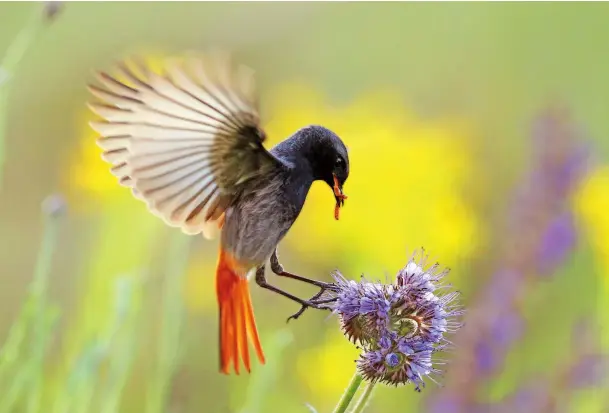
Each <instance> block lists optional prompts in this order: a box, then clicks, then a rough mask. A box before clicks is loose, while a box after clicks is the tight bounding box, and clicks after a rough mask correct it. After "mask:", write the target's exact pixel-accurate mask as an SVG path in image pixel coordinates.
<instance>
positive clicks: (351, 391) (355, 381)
mask: <svg viewBox="0 0 609 413" xmlns="http://www.w3.org/2000/svg"><path fill="white" fill-rule="evenodd" d="M363 380H364V378H363V377H362V376H360V375H359V373H357V372H355V374H354V375H353V377H352V378H351V382H350V383H349V386H347V389H346V390H345V392H344V393H343V396H342V397H341V398H340V400H339V402H338V404H337V405H336V408H335V409H334V412H333V413H345V412H346V411H347V409H348V408H349V405H350V404H351V401H352V400H353V397H355V393H356V392H357V389H359V386H360V384H362V381H363Z"/></svg>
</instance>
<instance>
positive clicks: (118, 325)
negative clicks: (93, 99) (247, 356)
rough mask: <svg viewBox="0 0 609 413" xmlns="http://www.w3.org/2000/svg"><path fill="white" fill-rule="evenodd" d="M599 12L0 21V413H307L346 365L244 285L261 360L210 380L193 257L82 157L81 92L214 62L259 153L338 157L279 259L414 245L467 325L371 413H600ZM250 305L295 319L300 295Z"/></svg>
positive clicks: (99, 6)
mask: <svg viewBox="0 0 609 413" xmlns="http://www.w3.org/2000/svg"><path fill="white" fill-rule="evenodd" d="M607 21H609V4H606V3H581V4H579V3H475V4H474V3H470V4H466V3H293V4H288V3H230V2H226V3H180V2H172V3H169V2H167V3H135V2H133V3H130V2H124V3H118V2H116V3H110V2H108V3H66V4H64V5H63V7H58V5H57V4H50V3H47V4H43V3H10V2H4V3H2V4H0V412H2V413H9V412H10V413H12V412H17V413H20V412H28V413H29V412H31V413H34V412H44V413H48V412H56V413H64V412H76V413H81V412H86V413H89V412H91V413H94V412H101V413H112V412H145V413H190V412H192V413H194V412H197V413H229V412H231V413H233V412H234V413H261V412H273V413H274V412H290V413H291V412H294V413H298V412H303V413H305V412H308V411H309V410H308V408H307V407H306V404H307V403H308V404H310V405H312V406H313V407H314V408H315V409H316V410H317V411H318V412H319V413H322V412H329V411H331V409H332V407H333V406H334V404H335V403H336V401H337V400H338V398H339V397H340V395H341V393H342V390H343V389H344V387H345V386H346V384H347V383H348V381H349V379H350V377H351V375H352V373H353V369H354V363H353V361H354V360H355V358H356V357H357V354H358V353H357V350H356V349H355V348H354V347H353V346H352V345H351V344H350V343H349V342H348V341H347V340H346V339H345V338H344V337H343V336H342V334H341V332H340V331H339V329H338V326H337V322H336V320H335V319H334V318H332V317H328V314H327V313H322V312H315V311H308V312H306V313H305V315H304V316H303V317H301V318H300V319H299V320H297V321H296V322H291V323H289V324H287V325H286V323H285V319H286V318H287V316H289V315H290V314H292V313H293V312H294V311H296V310H297V306H296V305H295V304H293V303H291V302H289V301H287V300H285V299H283V298H282V297H279V296H277V295H273V294H272V293H270V292H268V291H264V290H261V289H259V288H256V287H252V290H253V291H252V294H253V302H254V308H255V311H256V316H257V322H258V325H259V329H260V333H261V336H262V343H263V346H264V348H265V351H266V353H267V358H268V363H267V365H265V366H264V367H261V366H259V365H255V366H254V369H253V372H252V374H251V375H249V376H248V375H241V376H229V377H226V376H223V375H220V374H219V373H218V360H217V310H216V301H215V294H214V282H213V272H214V267H215V263H216V252H217V244H216V242H205V241H204V240H203V239H201V238H200V237H194V238H193V237H188V236H185V235H182V234H180V233H179V231H175V230H172V229H168V228H165V227H164V225H163V224H162V223H161V222H160V221H159V220H158V219H157V218H155V217H153V216H152V215H150V214H148V213H147V212H146V209H145V206H144V204H143V203H140V202H138V201H136V200H134V199H132V198H131V196H130V194H129V191H126V190H124V189H122V188H120V187H119V186H118V185H116V183H115V180H114V178H113V177H112V176H111V175H110V174H109V173H108V166H107V165H106V164H104V163H103V162H102V161H101V159H100V158H99V154H100V152H99V149H98V148H97V146H96V145H95V144H94V138H95V136H94V134H93V132H92V131H91V130H90V129H89V127H88V125H87V122H88V121H89V120H91V119H93V117H92V114H90V113H89V112H88V111H87V109H86V107H85V102H86V101H87V100H88V99H89V96H88V94H87V91H86V89H85V85H86V83H87V82H89V81H90V80H91V79H92V76H91V72H92V70H93V69H108V68H110V67H111V66H112V64H113V63H114V62H115V61H116V60H117V59H120V58H122V57H125V56H127V55H130V54H138V55H144V56H145V57H146V58H148V59H150V60H151V61H153V62H154V61H155V59H160V58H162V56H165V55H171V54H176V53H181V52H183V51H188V50H206V49H208V48H210V47H216V48H217V47H220V48H227V49H230V50H232V51H234V52H235V54H236V57H237V59H239V60H240V61H243V62H245V63H246V64H248V65H250V66H252V67H253V68H255V70H256V71H257V76H258V79H259V84H260V88H261V93H262V105H263V111H264V113H263V116H264V119H265V128H266V130H267V132H268V134H269V137H270V140H271V143H276V142H278V141H279V140H281V139H283V138H285V137H287V136H289V135H290V134H291V133H293V132H294V131H295V130H297V129H298V128H300V127H302V126H305V125H307V124H311V123H316V124H323V125H324V126H326V127H328V128H330V129H332V130H334V131H335V132H336V133H338V134H339V135H340V136H341V137H342V138H343V139H344V141H345V142H346V144H347V146H348V147H349V150H350V158H351V176H350V178H349V181H348V182H347V184H346V186H345V192H346V194H347V195H349V200H348V201H347V203H346V207H345V208H344V209H343V210H342V211H341V220H340V221H338V222H336V221H335V220H334V218H333V206H334V199H333V197H332V195H331V192H330V190H329V189H328V188H327V187H326V186H325V185H324V184H322V183H316V184H315V185H314V187H313V189H312V191H311V193H310V196H309V199H308V201H307V204H306V207H305V209H304V211H303V213H302V215H301V217H300V218H299V220H298V222H297V223H296V225H295V226H294V228H293V230H292V231H291V232H290V233H289V235H288V236H287V237H286V239H285V241H284V242H283V243H282V245H281V248H280V255H281V258H282V261H283V264H284V265H285V267H286V268H287V269H288V270H290V271H292V272H296V273H299V274H303V275H306V276H309V277H313V278H318V279H324V280H329V279H330V275H329V274H330V272H331V271H332V270H334V269H336V268H339V269H340V270H341V271H342V272H343V274H345V275H346V276H347V277H349V278H357V277H359V276H360V275H361V274H365V275H367V276H369V277H372V278H377V277H378V278H383V279H384V277H385V276H386V275H387V274H389V275H393V274H395V273H396V271H397V270H398V269H400V268H401V267H402V266H403V265H405V263H406V262H407V260H408V258H409V257H410V255H411V253H412V251H413V250H415V249H416V248H419V247H421V246H424V247H425V248H426V250H427V251H428V252H429V253H430V254H431V256H432V258H433V259H434V260H438V261H439V262H440V263H441V264H442V265H444V266H448V267H450V268H451V269H452V271H451V273H450V276H449V279H450V281H451V282H452V283H453V284H454V285H456V287H457V288H458V289H460V290H461V291H462V293H463V300H464V303H465V305H466V306H467V308H468V314H467V315H466V317H465V320H464V321H465V322H466V326H465V327H464V328H463V329H462V330H461V331H460V332H459V334H458V335H456V336H455V337H454V338H453V339H454V340H453V341H454V342H455V345H456V349H455V350H454V351H453V352H452V353H451V354H449V355H447V356H445V357H446V358H449V359H450V362H451V364H450V365H449V366H448V373H447V375H446V377H445V378H443V379H442V382H443V384H444V387H443V388H438V387H437V386H435V385H433V383H430V385H428V387H427V388H426V389H425V390H424V391H423V393H421V394H418V393H415V392H414V391H413V389H412V387H411V386H406V387H401V388H388V387H383V386H379V388H378V389H377V390H376V393H375V395H374V398H373V400H372V402H371V404H370V405H369V407H368V409H367V411H368V412H370V413H393V412H429V413H461V412H464V413H465V412H467V413H478V412H526V413H529V412H535V413H537V412H539V413H542V412H548V413H549V412H561V413H562V412H569V413H571V412H573V413H575V412H576V413H605V412H609V392H608V387H607V384H608V382H607V379H608V378H607V377H606V374H605V373H606V372H607V366H608V364H607V360H606V352H607V351H609V329H608V328H607V327H608V326H609V324H608V323H609V311H608V310H607V309H608V307H607V303H608V302H609V278H608V274H609V116H607V115H608V112H607V110H608V107H609V105H608V104H609V81H608V80H607V73H609V57H608V56H609V55H608V54H607V53H606V52H607V50H606V39H607V38H609V25H607V23H606V22H607ZM275 282H276V283H277V284H278V285H280V286H282V287H284V288H286V289H289V290H291V291H294V292H298V294H299V295H301V296H308V295H309V294H312V293H313V292H314V290H312V289H309V288H308V287H306V286H302V285H300V284H298V283H293V282H292V283H290V282H289V280H287V281H286V280H275Z"/></svg>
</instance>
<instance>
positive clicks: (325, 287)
mask: <svg viewBox="0 0 609 413" xmlns="http://www.w3.org/2000/svg"><path fill="white" fill-rule="evenodd" d="M271 270H272V271H273V272H274V273H275V274H277V275H279V276H280V277H286V278H291V279H293V280H298V281H302V282H305V283H307V284H313V285H314V286H316V287H319V288H321V289H322V291H321V293H320V294H319V295H320V296H321V294H322V293H323V292H324V291H336V286H335V285H334V284H332V283H326V282H323V281H317V280H311V279H310V278H306V277H301V276H300V275H296V274H292V273H290V272H287V271H285V270H284V269H283V265H281V264H280V263H279V258H278V257H277V249H275V251H274V252H273V255H271ZM317 298H319V297H317ZM311 300H313V298H311Z"/></svg>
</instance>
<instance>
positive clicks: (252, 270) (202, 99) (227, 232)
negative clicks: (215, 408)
mask: <svg viewBox="0 0 609 413" xmlns="http://www.w3.org/2000/svg"><path fill="white" fill-rule="evenodd" d="M161 67H162V69H161V70H160V71H158V70H157V71H155V70H152V69H151V67H150V66H149V65H147V64H146V63H144V61H143V60H142V59H140V58H131V59H124V60H120V61H118V62H116V65H115V67H114V70H113V71H112V70H109V71H102V70H100V71H95V72H94V77H95V79H96V82H89V83H88V90H89V92H90V93H91V94H92V98H93V97H94V98H95V99H94V100H90V101H88V102H87V103H88V107H89V108H90V110H91V111H92V112H94V113H95V114H96V115H97V116H99V117H100V118H101V119H99V120H95V121H92V122H90V126H91V127H92V128H93V130H95V131H96V133H97V134H98V135H99V136H97V138H96V143H97V145H98V146H99V147H100V148H101V150H102V153H101V157H102V159H103V160H104V161H105V162H107V163H108V164H109V170H110V172H111V173H112V174H113V175H114V176H115V177H116V178H117V180H118V184H120V185H122V186H124V187H127V188H130V189H131V193H132V195H133V196H134V197H135V198H136V199H138V200H140V201H143V202H145V203H146V205H147V209H148V210H149V211H150V212H151V213H152V214H153V215H155V216H157V217H159V218H160V219H162V220H163V221H164V222H165V223H166V224H167V225H169V226H170V227H174V228H179V229H181V231H182V232H183V233H185V234H188V235H198V234H202V235H203V237H205V238H206V239H209V240H212V239H216V238H219V253H218V261H217V267H216V277H215V283H216V296H217V301H218V317H219V364H220V367H219V370H220V372H221V373H224V374H231V365H232V369H233V370H234V372H235V373H236V374H237V375H238V374H239V372H240V366H241V364H243V366H244V367H245V370H246V371H247V372H248V373H250V372H251V364H252V363H251V360H250V353H249V345H252V346H253V348H254V350H255V352H256V355H257V358H258V361H259V363H260V364H265V354H264V351H263V348H262V345H261V342H260V338H259V334H258V330H257V326H256V321H255V317H254V310H253V305H252V300H251V296H250V290H249V280H251V279H252V278H254V279H255V281H256V284H257V285H259V286H260V287H262V288H264V289H267V290H270V291H273V292H275V293H278V294H280V295H282V296H284V297H287V298H289V299H291V300H294V301H296V302H298V303H299V304H301V310H300V311H299V312H298V313H296V314H294V315H293V316H292V317H290V318H297V317H298V316H299V315H300V314H302V312H303V311H304V310H305V309H306V308H309V307H313V308H322V309H323V308H326V309H327V308H328V307H327V306H326V307H324V303H327V302H329V301H331V299H325V300H322V299H321V298H320V297H321V296H322V293H323V292H324V291H326V290H328V289H331V284H330V283H324V282H321V281H316V280H312V279H308V278H306V277H301V276H298V275H296V274H292V273H289V272H287V271H285V270H284V268H283V266H282V265H281V264H280V263H279V258H278V253H277V247H278V245H279V243H280V242H281V240H282V239H283V238H284V236H285V235H286V234H287V233H288V231H289V230H290V228H291V227H292V225H293V224H294V222H295V221H296V219H297V218H298V216H299V214H300V212H301V210H302V208H303V206H304V204H305V200H306V197H307V194H308V192H309V188H310V187H311V185H312V184H313V182H314V181H323V182H325V183H327V185H328V186H329V187H330V188H331V190H332V192H333V195H334V199H335V204H334V217H335V219H337V220H338V219H339V209H340V208H341V207H342V206H344V202H345V199H346V198H347V196H346V195H345V194H344V192H343V186H344V184H345V182H346V180H347V178H348V176H349V156H348V151H347V148H346V146H345V144H344V142H343V141H342V139H341V138H340V137H339V136H338V135H337V134H335V133H334V132H332V131H331V130H330V129H328V128H325V127H323V126H320V125H316V124H310V125H307V126H303V127H301V128H300V129H298V130H296V131H295V132H294V133H293V134H292V135H291V136H289V137H287V138H286V139H284V140H283V141H281V142H279V143H278V144H276V145H275V146H273V147H272V148H270V149H267V148H265V146H264V144H263V143H264V142H265V141H266V140H267V135H266V132H265V130H264V128H263V126H262V120H261V116H260V109H259V106H260V105H259V101H260V96H259V93H258V91H257V88H256V83H255V80H256V79H255V72H254V70H253V69H251V68H250V67H248V66H246V65H244V64H237V63H234V61H233V58H232V55H231V54H230V53H213V54H212V53H209V54H203V53H201V54H196V55H193V54H189V55H186V56H174V57H169V58H164V59H163V60H162V64H161ZM267 263H270V267H271V270H272V271H273V273H275V274H277V275H279V276H283V277H287V278H291V279H295V280H299V281H302V282H306V283H309V284H313V285H315V286H317V287H319V288H320V291H319V293H318V294H316V295H315V296H313V297H311V298H310V299H309V300H304V299H301V298H299V297H297V296H295V295H292V294H290V293H288V292H286V291H284V290H281V289H280V288H277V287H275V286H273V285H271V284H270V283H269V282H268V281H267V279H266V276H265V269H266V265H267ZM288 321H289V319H288Z"/></svg>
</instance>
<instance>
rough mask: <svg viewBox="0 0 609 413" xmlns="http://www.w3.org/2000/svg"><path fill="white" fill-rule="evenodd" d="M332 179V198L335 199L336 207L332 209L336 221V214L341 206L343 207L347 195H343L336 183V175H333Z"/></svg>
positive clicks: (340, 187) (341, 189)
mask: <svg viewBox="0 0 609 413" xmlns="http://www.w3.org/2000/svg"><path fill="white" fill-rule="evenodd" d="M333 178H334V187H333V189H334V198H335V199H336V206H335V207H334V218H335V219H337V220H338V212H339V210H340V207H341V206H344V205H345V199H347V195H345V194H344V193H343V188H342V186H341V185H340V184H339V183H338V178H337V177H336V175H333Z"/></svg>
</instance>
